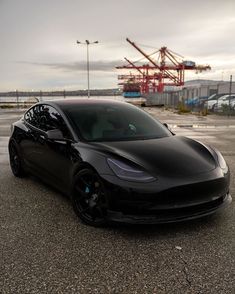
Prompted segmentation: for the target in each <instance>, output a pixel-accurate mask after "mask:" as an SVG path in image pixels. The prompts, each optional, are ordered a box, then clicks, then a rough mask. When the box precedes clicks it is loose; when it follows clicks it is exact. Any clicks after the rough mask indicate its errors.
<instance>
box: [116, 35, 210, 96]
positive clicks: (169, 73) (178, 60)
mask: <svg viewBox="0 0 235 294" xmlns="http://www.w3.org/2000/svg"><path fill="white" fill-rule="evenodd" d="M126 40H127V42H128V43H130V44H131V45H132V46H133V47H134V48H135V49H136V50H137V51H138V52H139V53H140V54H141V55H142V56H143V57H144V59H145V60H147V63H145V64H141V65H137V64H136V62H132V61H130V60H129V59H127V58H126V57H125V60H126V61H127V64H125V65H122V66H116V68H117V69H126V70H135V71H137V72H138V74H132V73H130V74H129V75H124V74H122V75H118V79H119V80H121V81H122V82H121V83H119V84H120V85H125V84H126V83H128V82H130V81H131V82H134V83H138V84H139V86H140V89H141V93H146V94H148V93H150V92H153V93H154V92H163V91H164V87H165V86H174V87H175V86H183V85H184V78H185V71H186V70H194V71H196V72H197V73H198V72H202V71H206V70H210V69H211V67H210V66H209V65H196V63H195V62H194V61H188V60H183V57H182V56H180V55H179V54H176V53H174V52H173V51H171V50H170V49H168V48H167V47H165V46H164V47H161V48H160V49H159V50H157V51H155V52H154V53H152V54H147V53H146V52H144V51H143V50H142V49H141V48H140V47H139V46H138V45H137V44H136V43H134V42H133V41H131V40H130V39H129V38H126ZM153 55H156V57H157V59H156V58H153Z"/></svg>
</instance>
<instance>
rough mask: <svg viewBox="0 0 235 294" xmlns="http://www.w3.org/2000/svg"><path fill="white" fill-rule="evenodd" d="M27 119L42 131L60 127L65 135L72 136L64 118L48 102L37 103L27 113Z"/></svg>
mask: <svg viewBox="0 0 235 294" xmlns="http://www.w3.org/2000/svg"><path fill="white" fill-rule="evenodd" d="M25 120H26V121H27V122H28V123H30V124H32V125H33V126H35V127H37V128H38V129H40V130H42V131H45V132H47V131H49V130H54V129H59V130H61V132H62V133H63V135H64V137H66V138H70V137H71V135H70V132H69V130H68V128H67V126H66V124H65V122H64V119H63V118H62V116H61V115H60V113H59V112H58V111H57V110H56V109H55V108H53V107H52V106H49V105H46V104H40V105H36V106H35V107H33V108H31V109H30V110H29V111H28V112H27V113H26V114H25Z"/></svg>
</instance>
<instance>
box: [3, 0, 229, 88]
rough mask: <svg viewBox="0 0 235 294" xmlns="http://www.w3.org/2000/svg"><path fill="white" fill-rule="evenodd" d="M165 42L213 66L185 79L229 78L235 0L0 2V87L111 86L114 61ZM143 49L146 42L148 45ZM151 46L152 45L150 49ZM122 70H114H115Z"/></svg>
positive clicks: (114, 75) (120, 61)
mask: <svg viewBox="0 0 235 294" xmlns="http://www.w3.org/2000/svg"><path fill="white" fill-rule="evenodd" d="M126 37H129V38H130V39H131V40H133V41H135V42H136V43H137V44H143V45H146V47H144V46H142V45H141V46H142V48H143V49H144V50H145V51H146V52H147V53H151V52H152V51H154V48H160V47H161V46H167V47H168V48H170V49H171V50H173V51H174V52H177V53H179V54H181V55H182V56H184V58H185V59H189V60H194V61H195V62H196V63H198V64H203V63H208V64H210V65H211V67H212V70H211V71H210V72H207V73H203V74H199V75H196V74H195V73H192V72H190V73H189V72H187V73H186V79H197V78H205V79H217V80H221V79H224V80H228V79H229V75H230V74H233V75H234V80H235V0H223V1H221V0H197V1H195V0H194V1H192V0H177V1H174V0H172V1H171V0H164V1H163V0H161V1H159V0H145V1H140V0H128V1H127V0H125V1H124V0H118V1H117V0H93V1H92V0H86V1H82V0H0V38H1V39H0V40H1V41H0V42H1V43H0V44H1V45H0V66H1V70H0V91H5V90H15V89H18V90H40V89H42V90H51V89H67V90H69V89H85V88H86V87H87V86H86V84H87V81H86V70H85V69H86V67H85V66H86V50H85V49H86V48H85V46H84V45H79V46H78V45H77V44H76V40H79V41H85V40H86V39H88V40H90V41H96V40H98V41H99V44H94V45H91V46H90V60H91V64H90V66H91V87H92V88H112V87H117V82H118V81H117V73H118V72H117V70H115V68H114V67H115V66H116V65H119V64H123V63H124V61H123V58H124V57H127V58H129V59H131V60H137V59H139V58H141V55H140V54H139V53H138V52H137V51H136V50H135V49H134V48H133V47H132V46H131V45H130V44H128V43H127V42H126V40H125V39H126ZM147 46H149V47H147ZM151 47H152V48H151ZM120 73H121V72H119V74H120Z"/></svg>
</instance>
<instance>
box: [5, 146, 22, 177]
mask: <svg viewBox="0 0 235 294" xmlns="http://www.w3.org/2000/svg"><path fill="white" fill-rule="evenodd" d="M9 157H10V166H11V170H12V173H13V174H14V176H16V177H19V178H22V177H24V176H25V175H26V173H25V170H24V168H23V166H22V158H21V157H20V154H19V152H18V150H17V148H16V145H15V144H14V143H10V145H9Z"/></svg>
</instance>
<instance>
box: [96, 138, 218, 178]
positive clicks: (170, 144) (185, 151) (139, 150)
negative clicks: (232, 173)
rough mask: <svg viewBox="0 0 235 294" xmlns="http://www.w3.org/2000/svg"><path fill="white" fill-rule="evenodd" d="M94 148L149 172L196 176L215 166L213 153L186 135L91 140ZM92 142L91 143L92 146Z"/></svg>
mask: <svg viewBox="0 0 235 294" xmlns="http://www.w3.org/2000/svg"><path fill="white" fill-rule="evenodd" d="M94 145H95V146H96V148H98V149H99V150H100V151H102V152H106V153H108V154H107V156H112V155H114V156H115V155H116V156H118V157H124V158H125V159H128V160H131V161H132V162H134V163H136V164H138V165H140V166H141V167H143V168H144V169H146V170H147V171H149V172H151V173H152V174H153V175H159V174H161V175H163V176H164V175H167V176H169V175H175V176H177V175H178V176H181V175H187V176H189V175H196V174H200V173H205V172H208V171H210V170H213V169H215V167H216V162H215V159H214V158H213V155H212V154H211V152H210V151H209V149H207V148H206V147H205V146H204V145H203V144H200V143H199V142H197V141H194V140H192V139H189V138H186V137H180V136H171V137H164V138H159V139H151V140H136V141H119V142H102V143H94ZM94 145H93V146H94Z"/></svg>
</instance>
